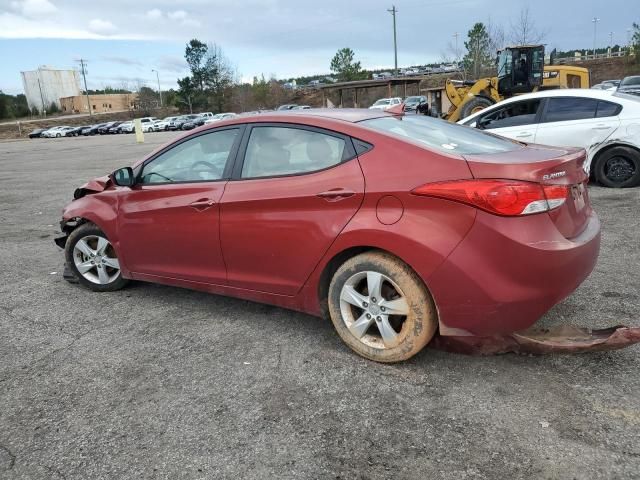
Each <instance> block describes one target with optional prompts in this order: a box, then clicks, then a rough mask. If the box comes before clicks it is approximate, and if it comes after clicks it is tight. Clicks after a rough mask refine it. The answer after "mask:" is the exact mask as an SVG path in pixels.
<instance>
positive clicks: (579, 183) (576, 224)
mask: <svg viewBox="0 0 640 480" xmlns="http://www.w3.org/2000/svg"><path fill="white" fill-rule="evenodd" d="M465 159H466V160H467V164H468V165H469V169H470V170H471V173H472V175H473V176H474V178H478V179H482V178H494V179H508V180H521V181H526V182H534V183H539V184H541V185H562V186H565V187H567V199H566V201H565V202H564V203H563V204H562V205H561V206H559V207H557V208H554V209H553V210H551V211H549V212H547V213H544V215H549V217H550V218H551V220H552V221H553V223H554V224H555V226H556V228H557V229H558V231H559V232H560V233H561V234H562V235H563V236H564V237H565V238H573V237H576V236H578V235H580V233H582V231H583V230H584V228H585V227H586V225H587V223H588V221H589V215H590V213H591V204H590V202H589V197H588V192H587V181H588V179H589V178H588V176H587V174H586V173H585V172H584V170H583V164H584V162H585V161H586V152H585V150H584V149H579V148H553V147H544V146H540V145H530V146H528V147H527V148H523V149H521V150H517V151H511V152H504V153H498V154H495V153H494V154H491V155H465Z"/></svg>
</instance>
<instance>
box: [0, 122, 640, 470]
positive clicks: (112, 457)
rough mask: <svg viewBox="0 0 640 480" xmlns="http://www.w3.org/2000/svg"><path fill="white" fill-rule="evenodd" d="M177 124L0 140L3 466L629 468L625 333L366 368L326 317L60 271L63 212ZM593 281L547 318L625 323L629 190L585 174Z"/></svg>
mask: <svg viewBox="0 0 640 480" xmlns="http://www.w3.org/2000/svg"><path fill="white" fill-rule="evenodd" d="M173 136H175V134H171V133H166V134H165V133H162V134H148V135H146V140H147V141H146V143H144V144H142V145H137V144H135V140H134V138H133V136H124V135H121V136H109V137H89V138H82V137H81V138H71V139H49V140H47V139H42V140H31V141H18V142H6V143H0V247H1V248H0V265H1V266H2V268H1V269H0V279H1V282H0V478H2V479H30V480H31V479H67V480H71V479H94V478H104V479H112V478H115V479H119V478H158V479H160V478H171V479H182V478H185V479H198V478H203V479H204V478H234V479H235V478H256V479H264V478H278V479H300V478H305V479H306V478H310V479H315V478H318V479H324V478H332V479H377V478H384V479H386V478H400V479H404V478H407V479H411V478H421V479H422V478H442V479H452V480H453V479H455V480H458V479H475V478H478V479H496V478H509V479H531V478H536V479H569V478H571V479H596V478H606V479H621V478H640V375H639V373H638V372H639V370H638V361H639V360H640V347H637V346H636V347H632V348H629V349H626V350H621V351H615V352H607V353H597V354H584V355H574V356H556V355H548V356H539V357H531V356H517V355H512V354H509V355H502V356H495V357H486V358H476V357H467V356H462V355H455V354H449V353H444V352H438V351H433V350H429V349H426V350H425V351H423V352H422V353H421V354H420V355H418V356H417V357H416V358H414V359H412V360H411V361H409V362H407V363H403V364H397V365H379V364H375V363H372V362H370V361H367V360H364V359H362V358H360V357H358V356H356V355H355V354H353V353H351V351H350V350H348V349H347V347H345V346H344V345H343V344H342V343H341V342H340V340H339V339H338V337H337V335H336V334H335V333H334V331H333V329H332V326H331V324H330V323H329V322H326V321H323V320H320V319H317V318H313V317H310V316H307V315H303V314H299V313H295V312H290V311H286V310H282V309H279V308H275V307H270V306H265V305H259V304H256V303H250V302H246V301H242V300H235V299H230V298H224V297H219V296H214V295H207V294H204V293H198V292H192V291H188V290H182V289H178V288H171V287H164V286H156V285H151V284H145V283H135V284H133V285H132V286H130V287H129V288H127V289H126V290H123V291H120V292H116V293H106V294H100V293H92V292H89V291H87V290H84V289H83V288H81V287H80V286H78V285H70V284H68V283H66V282H65V281H64V280H63V279H62V275H61V272H62V262H63V255H62V253H61V251H60V250H59V249H58V248H57V247H56V246H55V245H54V244H53V241H52V240H53V236H54V234H55V232H56V230H57V227H58V221H59V216H60V211H61V208H62V206H63V205H64V204H65V203H66V202H67V201H69V200H70V198H71V195H72V192H73V190H74V188H75V187H77V186H78V185H80V184H82V183H84V182H85V181H86V180H87V179H89V178H92V177H94V176H97V175H102V174H104V173H108V172H110V171H112V170H114V169H115V168H117V167H120V166H125V165H128V164H130V163H131V162H133V161H134V160H135V159H137V158H139V157H141V156H142V155H144V154H145V153H146V152H148V151H149V150H151V149H152V148H154V147H155V146H157V145H159V144H160V143H164V142H165V141H168V140H170V139H171V138H173ZM590 195H591V198H592V202H593V204H594V205H595V208H596V210H597V211H598V213H599V214H600V217H601V220H602V222H603V242H602V251H601V255H600V259H599V262H598V264H597V266H596V269H595V271H594V272H593V274H592V275H591V277H590V278H589V279H588V280H587V281H586V282H585V283H584V284H583V285H582V286H581V287H580V288H579V289H578V290H577V291H576V292H575V293H574V294H573V295H572V296H571V297H569V298H568V299H567V300H565V301H564V302H563V303H561V304H560V305H558V306H556V307H555V308H554V309H552V310H551V311H550V312H549V313H548V314H547V315H546V316H545V317H544V318H543V320H542V321H543V322H544V323H545V324H554V323H560V322H563V323H576V324H581V325H587V326H593V327H605V326H611V325H616V324H631V325H638V324H640V315H638V313H639V311H640V309H639V306H640V268H639V266H640V246H639V243H638V239H639V234H640V215H638V211H639V206H640V189H636V190H607V189H604V188H600V187H597V186H591V187H590Z"/></svg>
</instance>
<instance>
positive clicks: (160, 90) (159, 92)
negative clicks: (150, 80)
mask: <svg viewBox="0 0 640 480" xmlns="http://www.w3.org/2000/svg"><path fill="white" fill-rule="evenodd" d="M151 71H152V72H156V78H157V79H158V94H160V108H162V89H161V88H160V74H159V73H158V70H156V69H155V68H154V69H153V70H151Z"/></svg>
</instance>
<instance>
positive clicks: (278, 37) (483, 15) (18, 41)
mask: <svg viewBox="0 0 640 480" xmlns="http://www.w3.org/2000/svg"><path fill="white" fill-rule="evenodd" d="M392 1H393V0H389V1H382V0H351V1H344V0H322V1H319V2H313V1H312V2H308V1H307V2H304V1H300V0H293V1H285V0H236V1H235V2H231V1H229V0H152V1H148V0H137V1H135V0H108V1H102V2H88V1H86V0H0V61H1V62H2V63H1V65H2V66H1V68H0V90H3V91H5V92H8V93H19V92H21V91H22V85H21V80H20V73H19V72H20V71H21V70H32V69H35V68H37V67H38V66H39V65H51V66H54V67H57V68H77V65H78V62H77V60H78V59H79V58H84V59H86V60H88V62H89V68H88V71H89V76H88V77H87V81H88V84H89V88H92V89H93V88H102V87H105V86H112V87H122V86H127V87H128V88H136V87H137V86H140V85H149V86H152V87H154V88H155V86H156V78H155V73H153V72H152V71H151V70H152V69H157V70H158V71H159V72H160V80H161V84H162V87H163V88H170V87H175V86H176V79H177V78H178V77H181V76H184V75H186V74H187V68H186V64H185V62H184V46H185V43H186V42H187V41H188V40H189V39H191V38H194V37H195V38H199V39H200V40H202V41H205V42H215V43H216V44H218V45H219V46H220V47H221V48H222V50H223V51H224V53H225V55H226V56H227V57H228V58H229V60H230V61H231V64H232V65H233V66H234V68H235V70H236V72H237V76H238V78H240V79H251V78H252V76H254V75H260V74H264V75H265V76H266V77H268V76H270V75H275V76H276V77H278V78H286V77H289V76H294V75H302V74H315V73H325V72H328V70H329V68H328V67H329V62H330V59H331V57H332V56H333V54H334V53H335V52H336V50H338V49H339V48H341V47H345V46H350V47H351V48H353V49H354V50H355V52H356V57H357V59H359V60H361V62H362V64H363V65H364V66H365V67H370V68H373V67H389V66H391V65H392V63H393V48H392V30H391V16H390V14H389V13H388V12H387V11H386V10H387V8H390V6H391V2H392ZM635 1H637V0H634V1H633V2H630V1H629V0H625V1H623V0H608V1H607V2H602V1H595V0H586V1H585V0H582V1H579V0H562V1H558V0H537V1H528V0H512V1H510V2H502V3H501V9H500V10H498V9H496V3H495V0H494V1H490V0H397V1H396V6H397V8H398V10H399V13H398V17H397V20H398V57H399V63H400V65H411V64H421V63H429V62H438V61H443V60H446V59H451V58H452V57H454V56H455V55H454V54H453V53H452V52H453V51H454V50H455V48H454V46H453V45H454V37H453V35H454V34H455V33H456V32H459V34H460V36H459V49H460V51H462V50H463V48H464V47H463V41H464V38H465V36H466V32H467V31H468V30H469V28H470V27H471V26H472V25H473V23H474V22H476V21H484V22H490V23H491V24H492V25H493V26H494V27H495V28H497V29H501V30H503V31H504V33H505V40H506V41H507V42H508V41H509V37H510V33H511V29H512V26H513V25H514V24H515V23H517V18H518V16H519V15H520V13H521V12H522V11H523V9H524V8H528V9H529V15H530V18H531V20H532V21H533V22H534V23H535V27H536V30H538V31H540V32H542V33H543V34H544V37H543V41H544V42H545V43H547V44H548V45H549V46H550V47H557V48H560V49H570V48H579V47H591V46H592V44H593V22H592V21H591V19H592V18H593V17H594V16H596V17H598V18H600V21H599V22H598V24H597V38H596V40H597V43H598V45H599V46H606V45H607V44H608V42H609V32H614V34H613V40H614V43H625V42H626V39H627V29H629V28H630V27H631V23H632V22H633V21H636V22H640V9H638V8H636V9H635V12H631V11H630V8H629V5H630V4H631V3H634V2H635ZM633 14H635V15H636V18H633V16H632V15H633Z"/></svg>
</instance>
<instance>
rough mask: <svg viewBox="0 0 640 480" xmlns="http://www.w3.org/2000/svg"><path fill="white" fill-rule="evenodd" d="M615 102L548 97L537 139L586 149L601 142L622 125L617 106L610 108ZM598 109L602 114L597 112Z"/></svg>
mask: <svg viewBox="0 0 640 480" xmlns="http://www.w3.org/2000/svg"><path fill="white" fill-rule="evenodd" d="M612 104H613V102H606V101H603V100H598V99H595V98H586V97H549V98H548V99H547V101H546V106H545V109H544V113H543V114H542V116H541V117H542V118H541V120H540V124H539V125H538V130H537V132H536V138H535V142H536V143H540V144H542V145H553V146H557V147H583V148H589V147H590V146H591V145H594V144H599V143H602V142H603V141H605V140H606V139H607V138H608V137H609V136H610V135H611V134H612V133H613V132H614V131H615V130H616V129H617V128H618V126H619V125H620V119H619V118H618V116H617V113H615V112H616V109H612V108H611V105H612ZM613 105H614V106H615V105H616V104H613ZM598 109H599V110H600V115H601V116H600V115H598ZM617 111H619V110H617ZM611 113H615V114H614V115H611Z"/></svg>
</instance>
